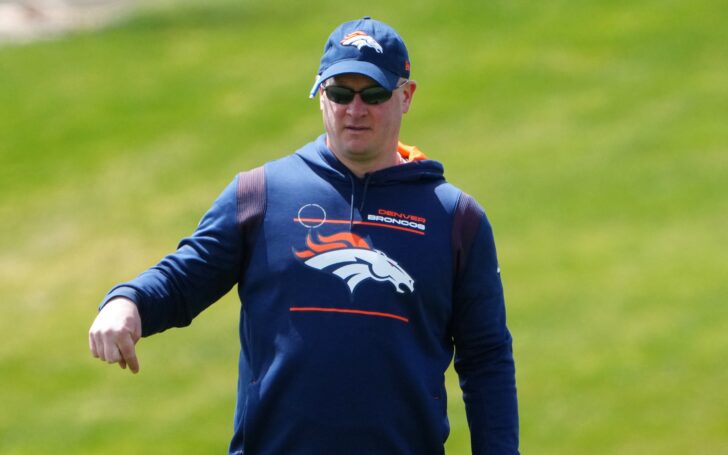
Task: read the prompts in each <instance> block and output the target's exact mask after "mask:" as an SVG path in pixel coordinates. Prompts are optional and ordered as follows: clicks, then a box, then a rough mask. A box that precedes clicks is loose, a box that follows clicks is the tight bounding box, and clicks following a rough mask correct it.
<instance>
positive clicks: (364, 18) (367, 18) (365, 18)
mask: <svg viewBox="0 0 728 455" xmlns="http://www.w3.org/2000/svg"><path fill="white" fill-rule="evenodd" d="M371 18H372V17H371V16H364V17H362V18H361V19H362V20H363V21H366V20H371Z"/></svg>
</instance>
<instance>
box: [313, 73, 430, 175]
mask: <svg viewBox="0 0 728 455" xmlns="http://www.w3.org/2000/svg"><path fill="white" fill-rule="evenodd" d="M328 85H339V86H344V87H348V88H351V89H352V90H356V91H359V90H362V89H365V88H368V87H372V86H376V85H377V83H376V82H375V81H374V80H372V79H370V78H368V77H366V76H363V75H361V74H344V75H340V76H336V77H333V78H331V79H329V80H327V81H326V82H324V84H322V86H328ZM415 88H416V84H415V82H414V81H409V82H407V83H406V84H405V85H404V86H402V87H401V88H399V89H397V90H395V91H394V93H393V94H392V98H390V99H389V100H387V101H385V102H383V103H381V104H366V103H364V102H363V101H362V99H361V96H360V95H359V94H357V95H355V96H354V99H353V100H352V101H351V103H349V104H337V103H334V102H333V101H331V100H329V99H328V98H327V97H326V92H325V91H324V90H323V88H322V89H321V91H320V95H321V98H320V105H321V111H322V113H323V119H324V128H325V129H326V134H327V139H328V145H329V148H330V149H331V151H332V152H334V154H335V155H336V156H337V157H338V158H339V159H340V160H341V161H342V162H343V163H344V164H345V165H347V166H349V167H350V168H352V170H354V171H355V172H356V171H357V170H362V169H363V171H364V172H371V171H374V170H377V169H381V168H384V167H388V166H392V165H394V164H396V161H395V160H396V159H397V155H396V150H397V141H398V140H399V129H400V126H401V124H402V116H403V115H404V114H405V113H406V112H407V111H408V110H409V107H410V103H411V102H412V95H413V94H414V91H415ZM392 161H393V162H392Z"/></svg>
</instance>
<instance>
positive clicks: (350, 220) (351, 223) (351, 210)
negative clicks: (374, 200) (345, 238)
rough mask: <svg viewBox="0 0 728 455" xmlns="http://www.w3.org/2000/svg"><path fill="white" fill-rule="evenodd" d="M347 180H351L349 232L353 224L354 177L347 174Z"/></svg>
mask: <svg viewBox="0 0 728 455" xmlns="http://www.w3.org/2000/svg"><path fill="white" fill-rule="evenodd" d="M349 181H350V182H351V199H350V201H349V232H351V230H352V227H353V226H354V191H355V190H356V188H355V186H354V177H353V176H352V175H351V174H349Z"/></svg>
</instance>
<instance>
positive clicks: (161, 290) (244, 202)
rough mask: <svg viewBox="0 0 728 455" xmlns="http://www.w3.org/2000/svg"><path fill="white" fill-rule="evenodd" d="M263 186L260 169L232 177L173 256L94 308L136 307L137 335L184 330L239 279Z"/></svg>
mask: <svg viewBox="0 0 728 455" xmlns="http://www.w3.org/2000/svg"><path fill="white" fill-rule="evenodd" d="M263 186H264V185H263V172H262V168H257V169H254V170H252V171H249V172H246V173H241V174H239V175H238V176H236V178H235V179H234V180H233V182H232V183H231V184H230V185H228V186H227V188H225V190H224V191H223V192H222V194H221V195H220V196H219V197H218V198H217V200H215V202H214V203H213V205H212V207H211V208H210V210H208V212H207V213H206V214H205V215H204V216H203V217H202V220H201V221H200V224H199V225H198V226H197V229H196V230H195V232H194V233H193V234H192V235H191V236H189V237H187V238H185V239H183V240H182V241H181V242H180V244H179V246H178V247H177V251H176V252H174V253H172V254H170V255H168V256H167V257H165V258H164V259H162V260H161V261H160V262H159V263H158V264H157V265H155V266H154V267H151V268H150V269H148V270H147V271H145V272H143V273H142V274H141V275H139V276H138V277H137V278H135V279H134V280H132V281H129V282H127V283H122V284H119V285H117V286H115V287H114V288H112V289H111V291H110V292H109V293H108V294H107V295H106V297H105V298H104V300H103V301H102V303H101V305H100V306H99V309H101V308H103V307H104V305H105V304H106V303H107V302H108V301H109V300H111V299H113V298H115V297H126V298H129V299H130V300H132V301H133V302H134V303H135V304H136V305H137V307H138V308H139V314H140V316H141V319H142V335H143V336H149V335H152V334H154V333H157V332H162V331H164V330H166V329H168V328H170V327H183V326H186V325H189V324H190V322H192V319H193V318H194V317H195V316H197V315H198V314H199V313H200V312H201V311H202V310H204V309H205V308H207V307H208V306H210V305H211V304H212V303H214V302H216V301H217V300H218V299H220V298H221V297H222V296H223V295H225V294H226V293H227V292H228V291H229V290H230V289H231V288H232V287H233V286H234V285H235V283H237V281H238V279H239V278H240V277H241V276H242V273H241V270H242V268H243V267H244V265H245V263H246V258H247V257H249V254H250V248H251V245H252V237H253V233H254V231H255V229H256V227H257V225H258V224H259V223H260V219H261V217H262V212H263V210H264V206H265V199H264V189H263Z"/></svg>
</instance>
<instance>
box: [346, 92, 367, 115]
mask: <svg viewBox="0 0 728 455" xmlns="http://www.w3.org/2000/svg"><path fill="white" fill-rule="evenodd" d="M367 109H368V108H367V104H366V103H365V102H364V101H362V99H361V95H360V94H359V93H356V94H355V95H354V99H353V100H351V103H349V104H347V105H346V113H347V114H349V115H351V116H352V117H361V116H364V115H366V113H367Z"/></svg>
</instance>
